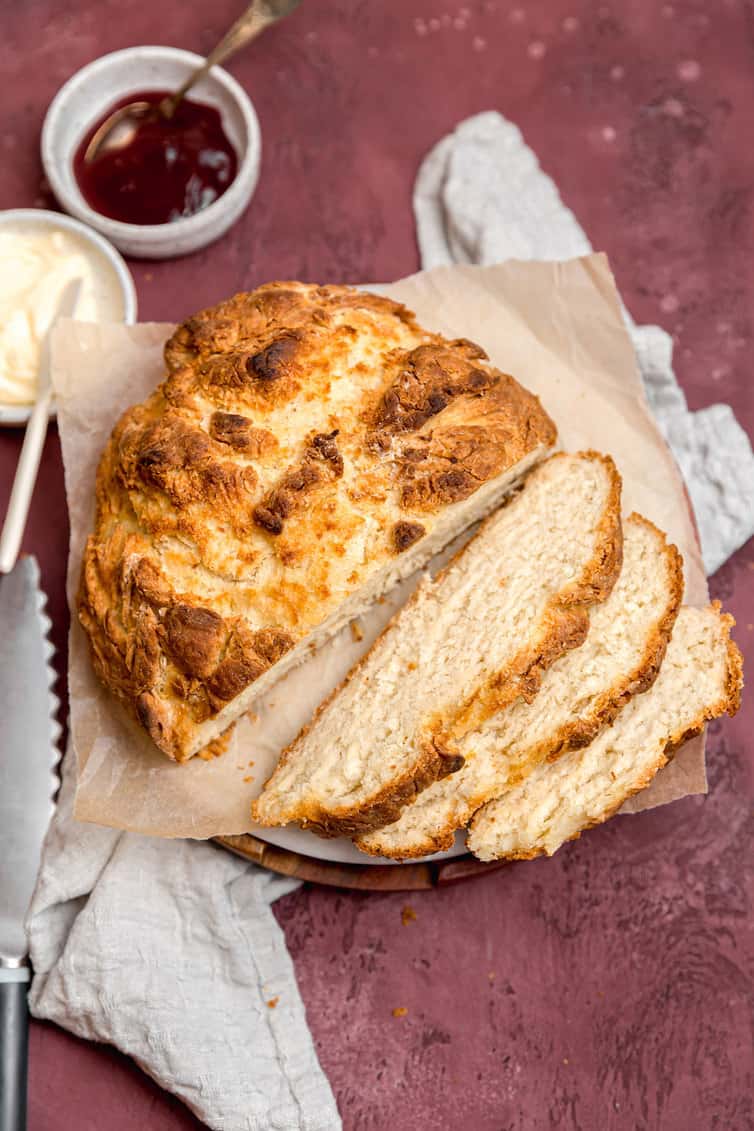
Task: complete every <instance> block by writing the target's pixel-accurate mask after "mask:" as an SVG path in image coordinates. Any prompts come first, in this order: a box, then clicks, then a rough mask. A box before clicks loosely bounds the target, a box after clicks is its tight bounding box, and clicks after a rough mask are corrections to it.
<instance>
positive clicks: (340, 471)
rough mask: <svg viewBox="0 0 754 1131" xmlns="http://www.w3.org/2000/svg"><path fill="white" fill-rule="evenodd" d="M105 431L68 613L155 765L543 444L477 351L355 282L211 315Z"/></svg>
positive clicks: (549, 439)
mask: <svg viewBox="0 0 754 1131" xmlns="http://www.w3.org/2000/svg"><path fill="white" fill-rule="evenodd" d="M165 359H166V363H167V368H168V374H167V376H166V378H165V380H164V381H163V383H162V384H161V385H160V386H159V387H158V388H157V389H156V390H155V392H154V393H153V394H152V396H151V397H149V398H148V399H147V400H146V401H145V402H144V403H142V404H139V405H136V406H134V407H133V408H131V409H129V410H128V411H127V412H126V413H125V414H124V415H123V417H122V418H121V420H120V421H119V422H118V424H117V426H116V427H115V429H114V431H113V434H112V436H111V438H110V441H109V443H108V445H107V447H106V449H105V452H104V454H103V457H102V460H101V462H100V466H99V469H98V473H97V513H96V519H95V524H94V530H93V532H92V535H91V536H90V538H89V540H88V542H87V546H86V551H85V555H84V562H83V568H82V578H81V587H80V594H79V619H80V621H81V624H82V626H83V628H84V630H85V632H86V634H87V636H88V638H89V643H90V645H91V654H92V661H93V664H94V667H95V669H96V671H97V674H98V676H99V677H100V679H101V680H102V681H103V683H104V684H105V685H106V686H107V687H108V688H109V689H110V691H112V693H113V694H115V695H116V696H117V697H118V698H119V699H120V700H121V702H123V703H124V705H125V706H126V707H127V708H128V710H129V711H130V712H131V714H132V715H133V716H134V717H135V718H136V719H137V721H138V722H139V723H140V724H141V726H142V727H144V728H145V729H146V731H147V732H148V734H149V735H150V737H151V738H152V740H153V741H154V742H155V743H156V745H157V746H158V747H159V748H160V749H161V750H162V751H163V752H164V753H165V754H167V755H168V756H169V757H171V758H174V759H176V760H177V761H184V760H185V759H187V758H190V757H191V756H192V755H193V754H195V753H197V751H198V750H199V749H201V748H202V747H203V746H205V745H206V744H207V743H209V742H211V741H212V740H213V739H215V738H216V737H217V736H218V735H220V734H221V733H222V732H223V731H225V730H226V729H227V728H228V727H229V726H230V725H231V723H233V722H234V721H235V720H236V719H238V718H239V717H240V716H241V715H242V714H244V713H245V712H246V711H247V710H248V709H249V706H250V704H251V702H252V700H253V699H255V698H256V697H258V696H259V695H261V694H263V693H264V692H265V691H266V690H267V688H268V687H269V686H270V684H272V683H273V682H274V681H275V680H277V679H279V678H280V677H281V676H282V675H284V674H285V672H286V671H287V670H288V669H289V668H291V667H292V666H293V665H295V664H297V663H299V662H300V661H301V660H302V659H303V658H305V657H306V655H308V652H309V649H310V648H311V647H312V646H314V645H317V644H319V643H321V642H323V641H325V640H327V639H328V638H330V637H331V636H333V635H334V634H335V633H336V632H337V631H338V630H339V629H340V628H341V627H342V626H343V625H345V624H347V623H348V621H349V620H350V619H352V618H353V617H355V616H358V615H359V614H360V613H362V612H364V611H365V610H366V609H367V608H368V607H369V606H370V605H371V604H372V603H373V602H374V601H375V600H376V599H377V598H378V597H379V596H380V595H381V594H382V593H384V592H385V591H386V590H387V589H388V588H390V587H391V586H392V585H394V584H395V583H396V582H397V581H399V580H400V579H402V578H404V577H407V576H408V575H409V574H411V573H413V572H414V571H415V570H416V569H418V568H421V567H422V566H423V565H424V564H425V563H426V562H427V561H428V560H429V559H430V558H431V557H432V556H433V555H434V554H436V553H437V552H438V551H439V550H441V549H442V548H443V546H445V545H447V544H448V543H449V542H451V541H452V540H453V539H454V538H455V537H456V536H457V535H458V534H460V533H461V532H463V531H464V530H466V529H467V528H468V527H469V526H470V525H472V524H473V523H475V522H477V521H478V520H479V519H481V518H483V517H484V516H485V515H487V514H489V513H490V511H491V510H493V509H494V508H495V507H496V506H498V505H499V503H500V501H501V499H502V498H503V497H504V495H505V494H506V493H507V492H509V491H510V490H511V489H512V488H513V487H515V486H516V485H517V484H518V483H519V482H520V481H521V479H522V478H523V476H524V475H525V473H526V472H527V471H528V470H529V469H530V467H531V466H532V465H533V464H535V463H536V462H537V461H538V460H540V459H542V458H543V457H544V456H545V455H547V454H548V452H549V451H550V450H551V449H552V447H553V445H554V442H555V438H556V432H555V426H554V424H553V422H552V421H551V420H550V418H549V417H548V415H547V413H546V412H545V411H544V410H543V408H542V406H541V405H540V403H539V401H538V400H537V398H536V397H535V396H533V395H532V394H531V393H529V392H527V391H526V390H525V389H523V388H522V387H521V385H519V384H518V382H517V381H515V380H514V379H513V378H512V377H510V376H509V375H507V374H505V373H501V372H500V371H499V370H498V369H496V368H495V367H494V366H493V365H492V364H491V363H490V362H489V360H488V358H487V356H486V354H485V352H484V350H483V349H481V347H479V346H477V345H474V343H472V342H469V341H467V340H465V339H455V340H452V341H449V340H447V339H445V338H442V337H441V336H440V335H439V334H434V333H432V332H430V331H428V330H425V329H424V328H423V327H422V326H420V325H419V324H418V322H417V321H416V319H415V318H414V316H413V314H412V313H411V312H410V311H409V310H407V309H406V308H405V307H403V306H401V305H400V304H399V303H396V302H393V301H391V300H390V299H387V298H383V297H380V296H378V295H370V294H368V293H365V292H361V291H356V290H353V289H352V288H350V287H318V286H315V285H308V284H304V283H270V284H267V285H265V286H263V287H260V288H259V289H258V290H256V291H254V292H252V293H251V294H242V295H236V297H235V298H233V299H230V300H228V301H227V302H224V303H221V304H220V305H219V306H217V307H213V308H212V309H210V310H205V311H203V312H202V313H200V314H198V315H196V316H195V317H193V318H190V319H188V321H186V322H185V323H184V324H183V325H182V326H180V327H179V328H178V329H177V330H176V332H175V333H174V334H173V336H172V338H171V339H170V340H169V342H168V343H167V346H166V350H165Z"/></svg>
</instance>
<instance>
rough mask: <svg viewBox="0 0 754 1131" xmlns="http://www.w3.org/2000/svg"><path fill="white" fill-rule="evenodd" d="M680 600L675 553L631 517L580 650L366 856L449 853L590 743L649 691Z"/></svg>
mask: <svg viewBox="0 0 754 1131" xmlns="http://www.w3.org/2000/svg"><path fill="white" fill-rule="evenodd" d="M682 596H683V563H682V561H681V557H680V554H679V553H678V551H677V550H676V548H675V546H671V545H668V543H667V541H666V540H665V536H664V535H663V534H662V533H661V532H660V531H659V530H658V529H657V528H656V527H655V526H653V525H652V523H651V522H648V521H647V519H645V518H641V517H640V516H639V515H635V514H634V515H631V517H630V518H629V519H628V520H627V521H626V522H625V523H624V525H623V567H622V569H621V572H620V576H619V578H618V581H617V582H616V584H615V586H614V588H613V591H612V593H611V594H610V596H609V597H608V598H607V600H606V601H605V602H603V604H601V605H593V606H592V608H591V609H590V611H589V634H588V636H587V639H586V641H585V642H584V643H583V644H582V645H581V646H580V647H579V648H575V649H573V650H572V651H571V652H568V653H566V655H565V656H561V658H560V659H559V660H557V661H556V662H555V663H554V664H553V666H552V667H551V668H550V669H549V670H548V671H547V672H546V673H545V675H544V676H543V677H542V685H541V687H540V690H539V694H538V695H537V697H536V698H535V699H534V701H533V702H531V703H527V702H526V700H524V699H518V700H517V701H516V702H515V703H512V704H511V705H510V706H509V707H507V708H504V709H503V710H502V711H500V712H497V713H496V714H494V715H492V716H491V717H490V718H489V719H487V720H486V721H485V722H484V723H483V724H482V726H481V727H479V728H478V729H477V730H474V731H472V732H470V733H469V734H467V735H466V736H465V737H464V738H463V739H462V740H461V741H460V742H459V744H458V745H459V752H460V753H461V755H462V756H463V758H464V764H463V766H462V767H461V769H460V770H459V771H458V772H457V773H455V774H452V775H451V776H450V777H447V778H443V780H442V781H437V782H434V783H433V784H432V785H431V786H429V788H428V789H425V790H424V792H423V793H421V794H419V796H418V797H417V798H416V800H415V801H414V802H413V803H412V804H411V805H408V806H407V807H406V808H405V809H404V810H403V812H402V813H401V815H400V818H399V819H398V820H397V821H396V822H394V823H393V824H392V825H387V826H385V827H384V828H382V829H377V830H375V831H373V832H370V833H367V834H366V835H365V836H363V837H360V838H359V839H357V841H356V844H357V846H358V847H359V848H360V849H362V851H364V852H368V853H370V854H371V855H374V856H389V857H392V858H394V859H398V860H405V859H408V858H410V857H415V856H426V855H428V854H429V853H431V852H440V851H442V850H443V849H446V848H449V847H450V846H451V844H452V843H453V839H454V834H455V830H456V829H460V828H464V827H465V826H466V825H467V824H468V823H469V821H470V820H471V818H472V816H473V815H474V813H475V811H476V810H477V809H478V808H479V807H480V806H481V805H484V803H485V802H486V801H489V800H490V798H493V797H496V796H497V795H498V794H499V793H501V791H502V790H503V789H505V788H507V787H508V786H510V785H512V784H514V783H515V782H516V781H517V780H518V779H519V778H521V777H522V776H524V775H525V774H526V773H528V772H529V771H530V770H531V768H532V767H533V766H535V765H537V764H538V763H539V762H542V761H544V760H545V759H547V758H550V759H552V758H556V757H558V756H559V755H560V754H562V753H564V752H565V751H566V750H573V749H576V748H578V747H582V746H585V745H586V744H587V743H589V742H591V740H592V739H593V738H594V736H595V735H596V734H598V733H599V731H600V730H602V729H603V727H605V726H607V725H608V724H609V723H611V722H612V720H613V719H614V718H615V717H616V715H617V714H618V713H619V711H620V710H621V708H622V707H623V706H624V705H625V704H626V702H627V701H628V700H629V699H630V697H631V696H632V695H635V694H636V693H637V692H640V691H644V690H646V688H647V687H649V686H651V684H652V682H653V680H654V679H655V676H656V674H657V672H658V670H659V667H660V664H661V662H662V658H663V656H664V655H665V649H666V647H667V643H668V640H669V639H670V633H671V631H672V628H673V624H674V622H675V618H676V616H677V614H678V609H679V608H680V604H681V598H682Z"/></svg>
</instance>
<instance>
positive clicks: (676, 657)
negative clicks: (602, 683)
mask: <svg viewBox="0 0 754 1131" xmlns="http://www.w3.org/2000/svg"><path fill="white" fill-rule="evenodd" d="M733 623H734V621H733V618H732V617H730V616H727V615H724V614H721V613H720V611H719V605H718V604H717V602H716V603H715V604H714V605H712V606H710V607H708V608H705V609H691V608H684V609H681V612H680V613H679V616H678V620H677V621H676V624H675V628H674V630H673V636H672V639H671V641H670V644H669V645H668V650H667V653H666V656H665V660H664V662H663V664H662V667H661V669H660V674H659V676H658V677H657V679H656V681H655V683H654V684H653V686H652V688H651V689H650V690H649V691H647V692H645V693H644V694H643V695H638V696H637V697H636V698H635V699H633V700H632V701H631V702H630V703H629V704H628V706H627V707H626V709H625V710H624V711H623V712H622V713H621V714H620V715H619V716H618V718H617V720H616V721H615V723H614V724H613V725H612V726H611V727H609V728H608V729H607V730H605V731H603V732H602V734H600V735H599V736H598V737H597V738H596V739H595V740H594V742H592V743H591V745H590V746H587V747H586V748H585V749H583V750H577V751H573V752H571V753H569V754H566V755H564V756H563V757H562V758H560V759H559V760H558V761H557V762H550V763H542V764H541V765H539V766H537V767H536V768H535V769H534V770H533V771H532V772H531V774H530V775H529V776H528V777H527V778H525V780H524V781H522V782H521V783H519V784H518V785H515V786H513V788H511V789H509V790H508V791H507V792H506V793H504V794H503V795H502V796H501V797H499V798H498V799H497V800H495V801H491V802H490V803H489V804H487V805H485V806H484V807H483V808H482V809H480V810H479V812H478V813H477V814H476V815H475V817H474V819H473V821H472V823H471V828H470V830H469V837H468V844H469V848H470V849H471V851H472V852H473V853H474V854H475V855H476V856H478V857H479V858H480V859H481V860H497V859H502V858H507V859H511V860H528V859H531V858H532V857H534V856H540V855H542V854H543V853H546V854H547V855H548V856H552V854H553V853H554V852H555V851H556V850H557V849H558V848H560V846H561V845H562V844H563V843H564V842H565V841H567V840H572V839H574V838H575V837H577V836H579V834H580V833H581V832H583V830H584V829H588V828H591V826H593V825H598V824H601V822H602V821H606V820H607V818H608V817H610V816H612V814H613V813H615V811H616V810H617V809H619V808H620V806H621V805H622V804H623V802H624V801H625V800H626V798H628V797H631V795H632V794H634V793H637V792H638V791H639V790H640V789H643V788H644V787H645V786H647V785H648V784H649V782H650V781H651V780H652V778H653V777H654V775H655V774H656V773H657V771H658V770H659V769H660V768H661V767H662V766H663V765H664V764H665V763H666V762H667V761H668V759H669V758H670V756H671V754H672V753H673V751H674V750H675V749H676V748H677V747H678V746H679V745H680V744H681V743H682V742H684V741H685V740H686V739H687V738H690V737H691V736H692V735H694V734H698V733H699V731H701V729H702V727H703V726H704V724H705V722H706V721H707V720H708V719H714V718H717V716H718V715H722V714H724V713H725V712H727V713H728V714H729V715H732V714H735V712H736V711H737V710H738V707H739V703H740V695H741V685H742V675H741V654H740V652H739V651H738V648H737V647H736V645H735V644H734V643H733V641H732V640H731V639H730V635H729V634H730V628H731V626H732V625H733Z"/></svg>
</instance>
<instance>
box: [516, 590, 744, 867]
mask: <svg viewBox="0 0 754 1131" xmlns="http://www.w3.org/2000/svg"><path fill="white" fill-rule="evenodd" d="M712 606H713V608H717V609H719V608H720V602H719V601H713V602H712ZM720 619H721V620H722V621H723V623H724V625H725V630H726V633H727V634H728V635H727V640H726V649H727V667H726V681H725V691H724V692H723V694H722V696H721V697H720V699H719V700H718V701H717V703H715V704H713V705H712V706H710V707H707V708H706V709H705V710H702V711H700V713H699V715H698V717H697V718H696V719H695V720H694V722H693V723H691V724H690V726H687V727H685V728H684V729H683V730H681V731H678V732H676V733H675V734H673V735H671V737H670V738H669V739H668V741H667V742H666V744H665V747H664V749H663V751H662V753H661V754H659V755H658V757H657V759H656V760H655V762H654V763H653V764H652V765H651V766H650V767H648V768H647V770H646V772H645V773H644V774H643V775H642V777H641V778H640V779H638V780H637V781H636V782H634V784H633V786H632V788H631V789H629V790H627V791H626V793H625V794H624V795H623V797H621V798H620V800H619V801H618V802H616V804H614V805H610V806H608V807H607V808H606V809H605V810H604V811H603V812H602V813H601V814H600V815H599V816H597V817H595V818H594V820H591V821H589V822H588V824H585V825H584V827H583V828H581V829H579V831H578V832H576V833H574V834H573V836H571V837H569V838H568V840H569V841H570V840H578V839H579V838H580V837H581V834H582V833H584V832H587V831H588V830H589V829H593V828H596V827H597V825H603V824H604V823H605V821H608V820H609V819H610V818H611V817H614V816H615V814H616V813H617V812H618V811H619V810H620V808H621V807H622V806H623V805H624V804H625V802H626V801H628V799H629V798H630V797H634V796H635V795H636V794H637V793H641V791H642V790H643V789H646V788H647V786H648V785H649V784H650V782H651V781H652V780H653V778H654V777H655V776H656V774H657V773H658V772H659V771H660V770H661V769H662V768H663V766H666V765H667V764H668V762H669V761H670V760H671V758H672V757H673V756H674V754H675V753H676V751H677V750H679V749H680V748H681V746H683V744H684V743H685V742H688V741H689V739H691V738H695V737H696V735H698V734H701V733H702V731H703V730H704V727H705V726H706V724H707V723H708V722H710V721H711V720H712V719H717V718H719V717H720V716H721V715H729V716H731V717H732V716H733V715H735V713H736V712H737V711H738V709H739V707H740V706H741V690H742V688H743V656H742V655H741V652H740V650H739V648H738V646H737V645H736V643H735V641H734V640H733V639H732V638H731V637H730V630H731V628H732V627H733V626H734V625H735V623H736V622H735V619H734V618H733V617H732V616H731V615H730V614H729V613H723V614H722V616H721V618H720ZM566 843H567V842H566ZM559 847H560V846H559ZM545 855H551V854H548V853H547V850H546V849H545V848H544V847H539V846H538V847H536V848H533V849H532V850H531V851H529V852H521V853H511V854H510V855H505V856H501V857H498V859H501V860H534V859H536V858H537V857H538V856H545Z"/></svg>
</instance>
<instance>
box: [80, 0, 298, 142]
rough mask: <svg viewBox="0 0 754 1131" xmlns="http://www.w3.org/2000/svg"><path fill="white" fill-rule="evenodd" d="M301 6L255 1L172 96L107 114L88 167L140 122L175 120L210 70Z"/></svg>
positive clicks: (292, 0) (293, 1)
mask: <svg viewBox="0 0 754 1131" xmlns="http://www.w3.org/2000/svg"><path fill="white" fill-rule="evenodd" d="M300 3H301V0H253V3H251V4H250V5H249V7H248V8H247V9H246V11H245V12H244V13H243V15H241V16H239V18H238V19H237V20H236V22H235V23H234V24H233V26H232V27H231V28H230V29H229V30H228V31H227V32H226V33H225V35H224V36H223V37H222V39H221V40H220V42H219V43H218V44H217V46H216V47H215V48H214V49H213V50H212V51H211V52H210V53H209V55H208V56H207V58H206V59H205V60H204V62H203V63H202V64H201V66H199V67H197V68H196V70H195V71H193V72H192V73H191V74H190V75H189V77H188V78H187V79H186V81H185V82H184V83H183V85H182V86H180V87H179V88H178V90H176V91H175V92H174V93H173V94H168V95H166V96H165V98H163V99H162V101H161V102H159V103H158V104H157V106H156V107H155V106H154V104H153V103H151V102H142V101H138V100H137V101H135V102H129V103H128V105H127V106H121V107H120V109H119V110H114V111H113V113H112V114H108V116H107V117H106V118H105V120H104V122H103V123H102V125H101V126H100V127H99V129H98V130H96V132H95V133H94V135H93V136H92V139H91V141H90V142H89V144H88V145H87V147H86V150H85V152H84V161H85V162H86V163H87V164H89V162H91V161H93V160H94V159H95V157H99V156H101V154H102V153H103V152H104V151H105V150H109V151H112V150H113V149H123V148H124V147H125V146H126V145H128V144H129V142H130V141H131V140H132V139H133V137H134V134H135V133H136V131H137V130H138V128H139V123H140V122H141V121H143V120H144V118H146V117H148V116H150V115H152V114H155V115H156V116H159V117H161V118H166V119H168V120H169V119H170V118H172V117H173V114H175V111H176V109H177V107H178V105H179V103H180V102H182V101H183V99H184V98H185V96H186V95H187V94H188V92H189V91H190V90H191V87H192V86H193V85H194V83H197V82H198V81H199V79H201V78H203V77H204V76H205V75H206V73H207V71H208V70H209V69H210V67H214V66H215V64H216V63H222V62H223V61H224V60H225V59H227V58H229V57H230V56H231V55H234V54H235V53H236V51H239V50H240V49H241V48H242V47H245V46H246V44H247V43H250V42H251V40H252V39H256V37H257V36H258V35H259V34H260V32H263V31H264V30H265V28H268V27H270V25H271V24H274V23H277V21H278V20H282V18H283V16H287V15H289V13H290V12H292V11H293V10H294V9H295V8H298V6H299V4H300Z"/></svg>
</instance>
